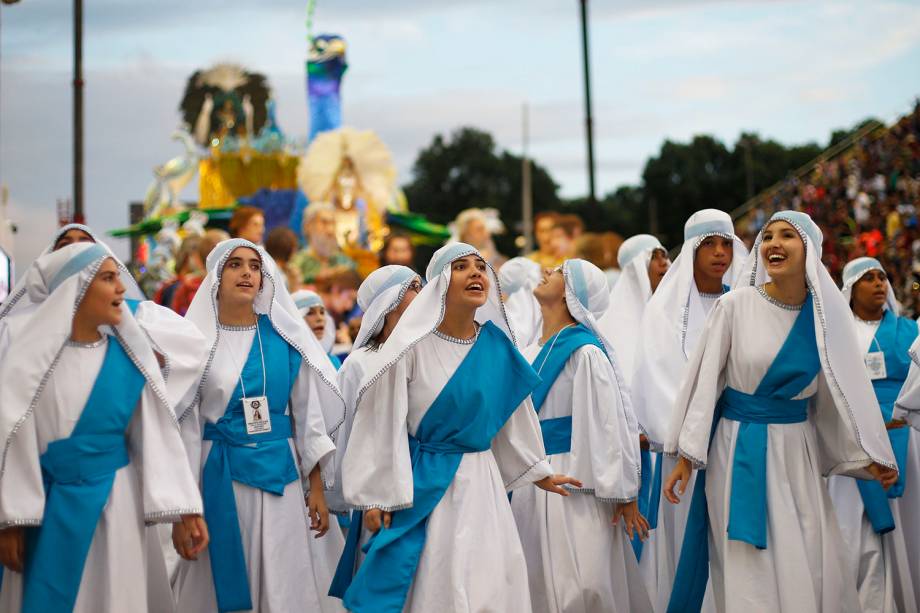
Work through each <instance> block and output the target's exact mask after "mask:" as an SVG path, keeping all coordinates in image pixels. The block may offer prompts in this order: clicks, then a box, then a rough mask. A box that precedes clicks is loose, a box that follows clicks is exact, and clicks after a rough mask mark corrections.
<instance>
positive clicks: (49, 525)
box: [22, 434, 130, 613]
mask: <svg viewBox="0 0 920 613" xmlns="http://www.w3.org/2000/svg"><path fill="white" fill-rule="evenodd" d="M129 461H130V460H129V457H128V449H127V446H126V443H125V437H124V434H114V435H113V434H96V435H81V436H72V437H71V438H66V439H61V440H57V441H54V442H52V443H50V444H49V445H48V449H47V450H46V451H45V453H43V454H42V456H41V467H42V477H43V480H44V484H45V513H44V516H43V518H42V525H41V527H40V528H38V529H36V530H30V531H29V538H28V551H27V557H26V569H25V584H24V591H23V602H22V611H23V612H24V613H31V612H36V613H37V612H40V611H41V612H43V611H71V610H73V606H74V603H75V602H76V599H77V593H78V592H79V590H80V580H81V578H82V576H83V566H84V565H85V564H86V556H87V555H88V554H89V548H90V545H91V544H92V541H93V534H94V533H95V532H96V525H97V524H98V523H99V517H100V516H101V515H102V510H103V508H104V507H105V503H106V501H108V499H109V494H110V492H111V491H112V484H113V483H114V481H115V473H116V472H117V471H118V470H119V469H120V468H123V467H125V466H127V465H128V463H129Z"/></svg>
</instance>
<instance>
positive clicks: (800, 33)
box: [0, 0, 920, 271]
mask: <svg viewBox="0 0 920 613" xmlns="http://www.w3.org/2000/svg"><path fill="white" fill-rule="evenodd" d="M306 4H307V3H306V1H293V0H291V1H285V0H260V1H259V2H252V1H251V0H250V1H245V2H244V1H242V0H194V1H193V2H189V1H188V0H157V1H155V2H154V1H153V0H143V1H140V0H84V5H85V8H84V11H85V26H84V37H85V42H84V70H85V75H86V89H85V104H86V136H85V140H86V153H85V163H86V171H85V184H86V187H85V189H86V192H85V193H86V203H87V215H88V220H89V223H90V224H92V225H93V226H95V227H96V228H98V229H100V230H109V229H111V228H115V227H120V226H124V225H126V222H127V203H128V202H129V201H131V200H140V199H141V198H142V197H143V194H144V192H145V190H146V188H147V186H148V184H149V183H150V181H151V169H152V167H153V166H155V165H156V164H159V163H162V162H164V161H166V160H167V159H169V158H170V157H173V156H175V155H177V154H178V153H179V152H180V147H179V145H178V144H177V143H174V142H171V141H170V140H169V137H170V134H171V132H172V131H173V129H174V128H176V127H177V125H178V123H179V114H178V111H177V106H178V103H179V100H180V97H181V95H182V91H183V88H184V85H185V81H186V79H187V77H188V76H189V74H191V73H192V72H193V71H194V70H196V69H199V68H205V67H208V66H209V65H211V64H212V63H214V62H216V61H222V60H230V61H235V62H239V63H241V64H243V65H244V66H246V67H247V68H248V69H250V70H252V71H258V72H262V73H264V74H266V75H267V76H268V78H269V82H270V84H271V86H272V88H273V90H274V95H275V98H276V100H277V105H278V113H279V122H280V124H281V127H282V129H283V130H284V131H285V132H286V133H287V134H289V135H292V136H296V137H304V136H305V135H306V133H307V127H308V126H307V109H306V96H305V93H304V66H303V63H304V58H305V51H306V41H305V35H306V28H305V23H304V22H305V17H306ZM70 5H71V3H70V2H65V1H64V0H22V1H21V2H20V3H19V4H17V5H13V6H6V5H4V6H2V8H0V181H2V183H3V184H5V185H6V186H7V187H8V188H9V193H10V203H11V209H10V214H11V216H12V217H13V218H14V219H15V221H16V222H17V223H18V225H19V228H20V232H19V234H18V236H17V243H16V257H17V259H18V262H19V266H18V268H19V270H20V271H21V270H23V268H24V265H25V264H27V263H28V262H30V261H31V260H32V258H34V257H35V255H36V254H37V252H38V251H39V250H40V248H41V247H42V246H43V245H44V244H45V243H46V242H47V238H48V237H49V235H50V234H51V232H52V231H53V228H54V226H55V222H56V214H55V202H56V199H57V198H59V197H69V196H70V194H71V185H72V175H71V164H72V158H71V147H72V145H71V134H72V131H71V104H72V102H71V89H70V78H71V74H70V71H71V68H72V56H71V51H72V34H71V33H72V25H71V23H72V22H71V20H72V13H71V9H70ZM590 18H591V25H590V28H591V32H590V36H591V60H592V78H593V83H592V84H593V88H594V112H595V123H596V140H595V143H596V145H595V146H596V158H597V170H598V188H599V191H600V192H601V193H604V192H607V191H610V190H612V189H614V188H616V187H617V186H619V185H622V184H624V183H635V182H637V181H638V180H639V176H640V174H641V170H642V165H643V163H644V161H645V159H646V158H647V157H648V156H649V155H651V154H653V153H655V152H656V151H657V149H658V147H659V145H660V144H661V141H662V140H663V139H665V138H671V139H677V140H686V139H688V138H689V137H691V136H692V135H693V134H696V133H711V134H715V135H717V136H718V137H720V138H722V139H723V140H725V141H727V142H733V141H734V139H735V138H737V136H738V134H739V133H740V132H741V131H743V130H745V131H756V132H759V133H760V134H761V135H762V136H765V137H771V138H776V139H778V140H780V141H783V142H786V143H790V144H791V143H801V142H805V141H811V140H817V141H819V142H822V143H824V142H826V140H827V138H828V136H829V133H830V131H831V130H832V129H834V128H837V127H844V126H850V125H852V124H853V123H855V122H856V121H858V120H860V119H862V118H864V117H866V116H869V115H874V116H878V117H880V118H882V119H885V120H889V121H890V120H892V119H894V118H896V117H897V116H898V115H899V114H902V113H904V112H907V111H908V110H909V109H910V108H911V104H912V100H913V97H914V96H915V95H917V94H918V93H920V78H918V77H920V34H918V32H920V3H917V2H910V1H903V2H899V1H896V0H861V1H860V0H825V1H821V0H813V1H810V2H805V1H800V2H795V1H759V2H758V1H747V2H742V1H737V2H730V1H717V0H710V1H703V0H697V1H690V0H683V1H678V0H635V1H628V0H592V2H591V7H590ZM314 29H315V32H316V33H322V32H333V33H337V34H341V35H342V36H344V37H345V38H346V40H347V42H348V45H349V47H348V61H349V65H350V67H349V70H348V73H347V74H346V77H345V82H344V86H343V99H344V120H345V123H346V124H347V125H352V126H355V127H358V128H363V129H374V130H377V131H378V132H379V133H380V134H381V136H382V137H383V139H384V140H385V141H386V142H387V143H388V144H389V145H390V147H391V148H392V150H393V153H394V156H395V159H396V162H397V164H398V166H399V170H400V181H401V182H405V181H407V180H408V179H409V178H410V169H411V165H412V162H413V160H414V159H415V155H416V153H417V152H418V150H419V149H420V148H421V147H423V146H425V145H426V144H427V143H428V142H430V140H431V138H432V137H433V136H434V135H435V134H437V133H447V132H450V131H452V130H454V129H455V128H457V127H459V126H462V125H472V126H476V127H479V128H483V129H485V130H488V131H490V132H492V133H493V134H494V135H495V136H496V138H497V140H498V142H499V144H500V145H501V146H503V147H506V148H509V149H512V150H515V151H520V147H521V135H520V132H521V119H520V113H521V106H522V104H524V103H525V102H527V103H528V104H529V105H530V107H531V139H532V143H531V152H532V154H533V156H534V157H535V158H536V159H537V160H538V161H539V162H540V163H542V164H544V165H546V166H547V167H548V168H549V170H550V172H551V173H552V175H553V177H554V178H555V179H556V180H557V181H558V182H559V183H560V184H561V186H562V193H563V195H565V196H575V195H581V194H584V193H585V191H586V179H585V171H584V159H585V152H584V149H585V148H584V129H583V104H584V103H583V98H582V87H583V85H582V72H581V47H580V38H579V36H580V30H579V20H578V2H577V0H491V1H489V0H467V1H465V2H455V1H452V0H451V1H448V0H385V1H384V0H334V1H333V0H317V9H316V15H315V28H314ZM183 195H184V196H185V198H187V199H196V198H197V193H196V188H195V187H194V186H190V187H189V188H187V191H186V193H185V194H183ZM410 206H411V203H410ZM114 243H115V244H116V246H118V249H119V253H120V254H121V255H126V247H125V246H124V245H122V244H121V243H122V241H114Z"/></svg>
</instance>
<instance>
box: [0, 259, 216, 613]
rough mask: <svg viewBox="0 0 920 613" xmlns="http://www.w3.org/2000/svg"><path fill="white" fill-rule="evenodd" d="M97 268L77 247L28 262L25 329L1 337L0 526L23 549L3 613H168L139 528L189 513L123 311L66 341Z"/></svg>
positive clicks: (154, 371) (153, 381)
mask: <svg viewBox="0 0 920 613" xmlns="http://www.w3.org/2000/svg"><path fill="white" fill-rule="evenodd" d="M110 257H112V256H111V254H110V252H109V251H108V250H107V249H106V248H105V247H104V246H103V245H100V244H89V243H81V244H75V245H71V246H68V247H64V248H62V249H60V250H58V251H56V252H54V253H50V254H47V255H44V256H42V257H40V258H39V259H38V260H37V261H36V263H35V265H34V267H33V271H34V272H35V275H34V276H33V277H31V278H30V281H35V282H36V283H32V282H30V283H26V284H25V285H24V286H23V287H24V289H25V291H26V292H29V294H28V295H29V299H30V301H31V302H32V303H33V304H34V305H35V306H34V308H33V313H32V316H31V317H26V318H16V319H15V320H11V321H10V325H9V326H8V327H7V328H6V330H5V331H4V335H6V336H7V337H8V343H9V352H10V353H9V354H8V355H15V356H16V358H17V359H15V360H7V361H5V362H4V364H3V366H2V368H0V388H2V389H3V401H2V403H0V438H2V439H3V441H4V443H3V444H2V448H3V456H2V464H0V527H3V528H7V527H12V526H21V527H25V528H26V529H27V530H26V543H27V544H26V575H25V576H26V580H25V581H23V575H22V574H19V573H15V572H11V571H7V572H6V573H4V575H5V576H4V578H3V586H2V589H0V610H3V611H20V610H21V611H25V612H27V613H31V612H39V611H71V610H73V611H80V612H87V613H89V612H96V611H149V610H150V611H171V610H172V597H171V593H170V590H169V581H168V578H167V574H166V567H165V565H164V563H163V558H162V556H161V555H159V542H158V541H157V539H156V535H155V533H154V532H152V531H148V530H146V529H145V525H146V523H160V522H174V521H178V520H179V518H180V516H181V515H185V514H200V513H201V511H202V503H201V496H200V495H199V493H198V489H197V487H195V480H194V477H193V475H192V473H191V471H190V470H189V467H188V465H187V462H186V461H185V454H184V450H183V447H182V440H181V437H180V434H179V426H178V424H177V423H176V418H175V415H174V414H173V411H172V408H171V407H170V404H169V401H168V400H167V397H166V392H165V384H164V381H163V377H162V376H161V374H160V369H159V366H158V364H157V360H156V357H155V356H154V353H153V350H152V348H151V347H150V344H149V342H148V340H147V337H146V335H145V334H144V331H143V330H142V329H141V328H140V326H139V325H138V324H137V321H136V320H135V319H134V317H133V315H132V313H131V309H130V307H129V305H128V303H127V302H123V303H122V305H121V310H122V319H121V323H119V324H118V325H117V326H112V327H108V326H107V327H105V328H103V329H100V332H101V333H102V339H101V340H100V341H99V342H96V343H90V344H79V343H74V342H71V341H70V340H69V339H70V336H71V330H72V326H73V317H74V312H75V311H76V308H77V305H78V304H79V302H80V301H81V300H82V298H83V296H84V295H85V292H86V291H87V288H88V287H89V284H90V283H91V282H92V280H93V279H94V277H95V276H96V273H97V272H98V271H99V269H100V267H101V266H102V264H103V263H104V262H105V261H106V260H107V259H108V258H110ZM116 263H117V260H116ZM119 268H120V269H122V270H123V266H121V265H119ZM124 274H125V273H124V272H123V275H122V276H123V281H122V282H123V283H124V282H125V280H126V279H125V278H124ZM39 279H40V280H41V282H37V280H39ZM39 294H40V295H39ZM25 295H27V294H23V296H25ZM150 551H153V552H155V553H156V554H157V555H155V556H148V552H150Z"/></svg>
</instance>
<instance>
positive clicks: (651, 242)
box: [617, 234, 664, 268]
mask: <svg viewBox="0 0 920 613" xmlns="http://www.w3.org/2000/svg"><path fill="white" fill-rule="evenodd" d="M630 241H632V243H630ZM627 243H630V244H629V245H627ZM624 247H626V248H625V249H624ZM646 249H651V250H653V251H654V250H655V249H664V246H663V245H662V244H661V241H659V240H658V239H657V238H655V237H654V236H652V235H651V234H637V235H635V236H631V237H629V238H628V239H626V241H625V242H624V243H623V244H622V245H620V251H619V252H618V253H617V264H619V265H620V268H626V267H627V266H629V263H630V262H632V261H633V260H634V259H635V258H636V256H638V255H639V254H640V253H642V252H643V251H645V250H646Z"/></svg>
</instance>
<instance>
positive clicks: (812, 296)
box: [665, 211, 895, 613]
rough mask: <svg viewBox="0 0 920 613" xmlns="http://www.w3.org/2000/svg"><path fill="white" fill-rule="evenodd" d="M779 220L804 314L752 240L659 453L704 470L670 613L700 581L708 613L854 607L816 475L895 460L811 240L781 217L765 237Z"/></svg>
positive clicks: (689, 599)
mask: <svg viewBox="0 0 920 613" xmlns="http://www.w3.org/2000/svg"><path fill="white" fill-rule="evenodd" d="M778 220H782V221H788V222H789V223H791V224H792V225H794V226H795V227H796V229H797V230H798V231H799V234H800V235H801V237H802V240H803V242H804V243H805V258H806V262H805V269H806V279H807V284H808V287H809V289H810V292H809V293H808V295H807V296H808V297H807V299H806V302H805V303H804V305H802V306H790V305H785V304H782V303H778V302H777V301H775V300H773V299H772V298H770V297H769V295H768V294H767V293H766V291H765V290H764V289H763V287H762V286H763V284H764V283H766V282H768V281H769V277H768V275H767V273H766V269H765V265H764V263H763V261H762V259H761V257H760V242H761V239H762V236H763V235H762V233H761V235H760V236H758V239H757V242H756V243H755V245H754V251H753V252H752V253H751V255H750V257H749V258H748V261H747V263H746V264H745V271H744V273H743V275H744V276H743V277H742V279H741V281H743V283H745V284H746V285H747V287H743V288H741V289H735V290H733V291H732V292H729V293H728V294H726V295H725V296H723V297H722V298H720V299H719V300H718V301H717V302H716V305H715V307H714V309H713V311H712V314H711V315H710V317H709V321H708V322H707V325H706V330H705V332H704V334H703V337H702V338H701V342H700V344H699V345H698V346H697V349H696V351H695V352H694V354H693V356H692V358H691V360H690V362H689V364H688V367H687V375H686V376H685V378H684V381H683V384H682V385H681V389H680V393H679V394H678V398H677V402H676V404H675V410H674V414H673V416H672V425H671V428H670V433H669V436H668V439H667V441H666V444H665V452H666V453H669V454H677V453H679V454H680V455H682V456H683V457H685V458H688V459H690V460H691V462H692V463H693V464H694V466H695V467H696V468H698V469H705V471H701V470H700V471H696V472H695V473H694V477H693V478H694V479H695V480H696V485H695V488H694V491H693V495H692V499H691V501H690V502H691V506H690V512H689V518H688V522H687V527H686V534H685V539H684V542H683V550H682V552H681V559H680V563H679V566H678V569H677V577H676V580H675V583H674V586H673V590H672V594H671V599H670V605H669V608H668V610H669V611H694V610H698V608H699V606H700V602H701V601H702V599H703V591H704V585H705V578H706V574H707V571H708V572H709V575H710V578H711V582H712V593H713V600H714V603H715V606H716V609H717V610H719V611H744V610H761V611H777V612H793V611H794V612H796V613H809V612H812V613H817V612H822V613H831V612H841V611H844V612H845V611H853V612H856V611H860V609H861V608H860V605H859V600H858V598H857V594H856V587H855V582H854V581H853V580H852V578H851V576H850V574H849V572H848V566H847V564H846V563H845V561H844V556H845V553H846V549H845V545H844V543H843V539H842V536H841V535H840V531H839V528H838V526H837V520H836V517H835V515H834V511H833V507H832V505H831V501H830V496H829V495H828V493H827V489H826V486H825V481H824V479H823V476H824V475H833V474H845V475H850V476H854V477H858V478H861V479H869V478H871V475H870V474H869V473H868V472H867V470H866V467H867V466H868V465H869V464H870V463H872V462H878V463H879V464H881V465H884V466H888V467H894V466H895V461H894V455H893V453H892V450H891V445H890V444H889V442H888V436H887V434H886V432H885V425H884V422H883V421H882V419H881V414H880V413H879V411H878V403H877V402H876V400H875V395H874V393H873V391H872V386H871V385H870V384H869V379H868V377H867V376H866V374H865V368H864V365H863V363H862V359H861V358H860V352H859V350H858V348H857V343H856V336H855V334H854V332H853V327H852V323H851V321H852V315H851V314H850V310H849V307H848V306H847V304H846V302H845V301H844V300H843V298H842V296H841V295H840V292H839V290H838V289H837V287H836V286H835V285H834V283H833V280H832V279H831V278H830V275H829V274H828V272H827V270H826V269H825V268H824V266H823V265H822V264H821V259H820V254H821V232H820V230H819V229H818V228H817V226H816V225H815V224H814V223H813V222H812V221H811V219H810V218H809V217H808V216H807V215H805V214H803V213H797V212H790V211H783V212H780V213H776V214H775V215H774V216H773V217H772V218H771V220H770V222H768V223H767V225H766V226H765V227H769V225H770V223H772V222H775V221H778ZM739 284H740V282H739ZM703 484H705V485H703ZM686 502H687V501H686V500H684V501H683V504H686ZM707 554H708V558H709V560H708V564H707V560H706V557H707Z"/></svg>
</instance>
